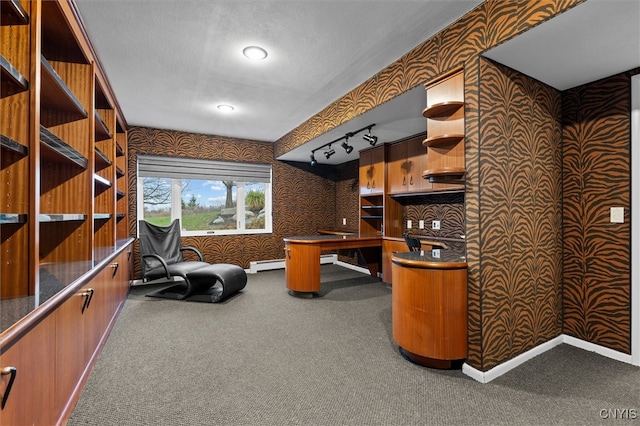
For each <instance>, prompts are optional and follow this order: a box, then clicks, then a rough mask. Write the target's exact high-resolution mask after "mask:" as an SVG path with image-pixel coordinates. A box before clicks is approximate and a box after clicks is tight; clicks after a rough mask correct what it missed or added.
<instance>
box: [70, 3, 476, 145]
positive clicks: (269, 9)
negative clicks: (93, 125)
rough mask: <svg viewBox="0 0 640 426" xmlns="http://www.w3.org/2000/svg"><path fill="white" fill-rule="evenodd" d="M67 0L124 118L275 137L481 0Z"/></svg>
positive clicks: (171, 126)
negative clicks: (259, 55)
mask: <svg viewBox="0 0 640 426" xmlns="http://www.w3.org/2000/svg"><path fill="white" fill-rule="evenodd" d="M75 3H76V5H77V9H78V11H79V13H80V15H81V17H82V20H83V22H84V25H85V28H86V31H87V33H88V35H89V38H90V39H91V41H92V44H93V46H94V48H95V50H96V51H97V55H98V57H99V60H100V62H101V63H102V65H103V67H104V69H105V72H106V74H107V76H108V79H109V81H110V83H111V85H112V87H113V90H114V92H115V95H116V98H117V99H118V102H119V104H120V106H121V108H122V111H123V114H124V116H125V119H126V121H127V123H128V124H129V125H130V126H131V125H133V126H147V127H153V128H162V129H173V130H181V131H187V132H196V133H205V134H214V135H220V136H229V137H237V138H246V139H254V140H261V141H269V142H274V141H276V140H278V139H279V138H281V137H282V136H284V135H285V134H287V133H289V132H290V131H291V130H293V129H294V128H296V127H297V126H298V125H300V124H301V123H303V122H304V121H306V120H307V119H309V118H310V117H312V116H313V115H315V114H316V113H318V112H319V111H321V110H322V109H324V108H325V107H326V106H327V105H329V104H330V103H331V102H333V101H335V100H336V99H338V98H340V97H342V96H343V95H345V94H346V93H348V92H349V91H350V90H352V89H353V88H355V87H357V86H358V85H360V84H361V83H362V82H364V81H366V80H367V79H369V78H370V77H372V76H373V75H375V74H376V73H377V72H378V71H380V70H382V69H383V68H385V67H386V66H388V65H389V64H391V63H393V62H394V61H395V60H397V59H398V58H400V57H401V56H402V55H404V54H405V53H407V52H408V51H410V50H411V49H413V48H414V47H416V46H417V45H419V44H420V43H422V42H423V41H425V40H427V39H428V38H430V37H431V36H432V35H433V34H435V33H437V32H438V31H440V30H441V29H443V28H445V27H447V26H448V25H449V24H450V23H452V22H454V21H455V20H457V19H458V18H460V17H461V16H462V15H464V14H465V13H466V12H468V11H470V10H471V9H473V8H474V7H475V6H476V5H478V4H480V3H481V0H242V1H240V0H188V1H187V0H181V1H176V0H132V1H113V0H75ZM248 45H259V46H262V47H263V48H265V49H266V50H267V51H268V53H269V56H268V57H267V59H266V60H264V61H262V62H251V61H249V60H247V59H246V58H244V57H243V55H242V49H243V48H244V47H246V46H248ZM220 103H227V104H232V105H234V106H235V108H236V109H235V111H234V112H233V113H232V114H226V115H225V114H220V113H219V112H218V111H217V110H216V105H218V104H220ZM307 158H308V155H307Z"/></svg>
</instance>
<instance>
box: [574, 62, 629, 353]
mask: <svg viewBox="0 0 640 426" xmlns="http://www.w3.org/2000/svg"><path fill="white" fill-rule="evenodd" d="M630 75H631V73H624V74H621V75H617V76H613V77H611V78H607V79H605V80H603V81H598V82H595V83H592V84H588V85H585V86H580V87H576V88H574V89H570V90H567V91H566V92H564V93H563V122H564V123H563V124H564V135H563V138H564V150H563V153H564V163H565V166H564V176H563V187H564V199H563V203H564V295H565V297H564V332H565V333H566V334H569V335H571V336H574V337H577V338H579V339H583V340H586V341H588V342H592V343H596V344H598V345H601V346H605V347H607V348H611V349H614V350H617V351H621V352H624V353H630V297H631V296H630V228H629V227H630V221H629V219H630V214H629V213H630V207H631V206H630V195H631V194H630V182H631V180H630V179H631V170H630V137H631V136H630V126H631V124H630V123H631V122H630V93H631V88H630V85H631V83H630ZM611 207H624V209H625V221H624V223H610V222H609V209H610V208H611Z"/></svg>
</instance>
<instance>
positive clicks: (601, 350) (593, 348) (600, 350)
mask: <svg viewBox="0 0 640 426" xmlns="http://www.w3.org/2000/svg"><path fill="white" fill-rule="evenodd" d="M563 343H566V344H567V345H571V346H575V347H576V348H580V349H583V350H586V351H589V352H595V353H597V354H599V355H602V356H605V357H607V358H611V359H614V360H616V361H621V362H624V363H627V364H633V358H632V356H631V355H629V354H625V353H622V352H618V351H614V350H613V349H609V348H605V347H604V346H600V345H596V344H595V343H589V342H586V341H584V340H580V339H577V338H575V337H572V336H567V335H566V334H562V335H560V336H558V337H556V338H554V339H551V340H549V341H548V342H545V343H543V344H541V345H538V346H536V347H535V348H533V349H530V350H528V351H527V352H525V353H523V354H520V355H518V356H517V357H515V358H513V359H510V360H509V361H507V362H504V363H502V364H500V365H496V366H495V367H493V368H492V369H491V370H488V371H480V370H477V369H475V368H473V367H471V366H470V365H468V364H466V363H465V364H463V365H462V372H463V373H464V374H466V375H467V376H469V377H471V378H472V379H474V380H477V381H478V382H480V383H489V382H490V381H492V380H493V379H495V378H496V377H500V376H502V375H503V374H505V373H507V372H508V371H511V370H513V369H514V368H516V367H518V366H519V365H521V364H523V363H525V362H527V361H529V360H530V359H532V358H534V357H536V356H538V355H540V354H541V353H544V352H546V351H548V350H550V349H553V348H554V347H556V346H558V345H561V344H563ZM635 365H637V364H635Z"/></svg>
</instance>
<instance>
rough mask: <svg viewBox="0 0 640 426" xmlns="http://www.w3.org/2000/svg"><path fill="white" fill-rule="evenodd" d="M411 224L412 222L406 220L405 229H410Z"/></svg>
mask: <svg viewBox="0 0 640 426" xmlns="http://www.w3.org/2000/svg"><path fill="white" fill-rule="evenodd" d="M412 226H413V222H411V221H410V220H408V221H407V229H411V227H412Z"/></svg>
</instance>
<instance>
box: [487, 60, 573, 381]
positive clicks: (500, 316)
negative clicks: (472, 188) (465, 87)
mask: <svg viewBox="0 0 640 426" xmlns="http://www.w3.org/2000/svg"><path fill="white" fill-rule="evenodd" d="M561 105H562V103H561V98H560V93H559V92H558V91H557V90H555V89H553V88H551V87H549V86H546V85H544V84H542V83H540V82H538V81H536V80H534V79H532V78H530V77H527V76H525V75H523V74H521V73H518V72H517V71H514V70H512V69H509V68H507V67H504V66H502V65H499V64H495V63H493V62H490V61H488V60H484V59H482V60H481V61H480V98H479V112H480V137H481V145H480V150H479V156H480V158H479V160H480V170H479V174H480V186H479V196H480V198H479V215H480V218H479V219H480V220H479V225H480V253H481V257H480V262H479V267H480V270H479V273H480V294H481V296H480V304H481V307H482V310H481V318H480V321H479V322H480V332H481V359H482V368H483V369H490V368H492V367H494V366H496V365H497V364H500V363H501V362H504V361H505V360H508V359H510V358H513V357H514V356H516V355H519V354H521V353H523V352H525V351H527V350H529V349H532V348H533V347H535V346H537V345H539V344H541V343H544V342H546V341H548V340H550V339H552V338H554V337H556V336H559V335H560V334H561V333H562V150H561V147H562V130H561Z"/></svg>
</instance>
